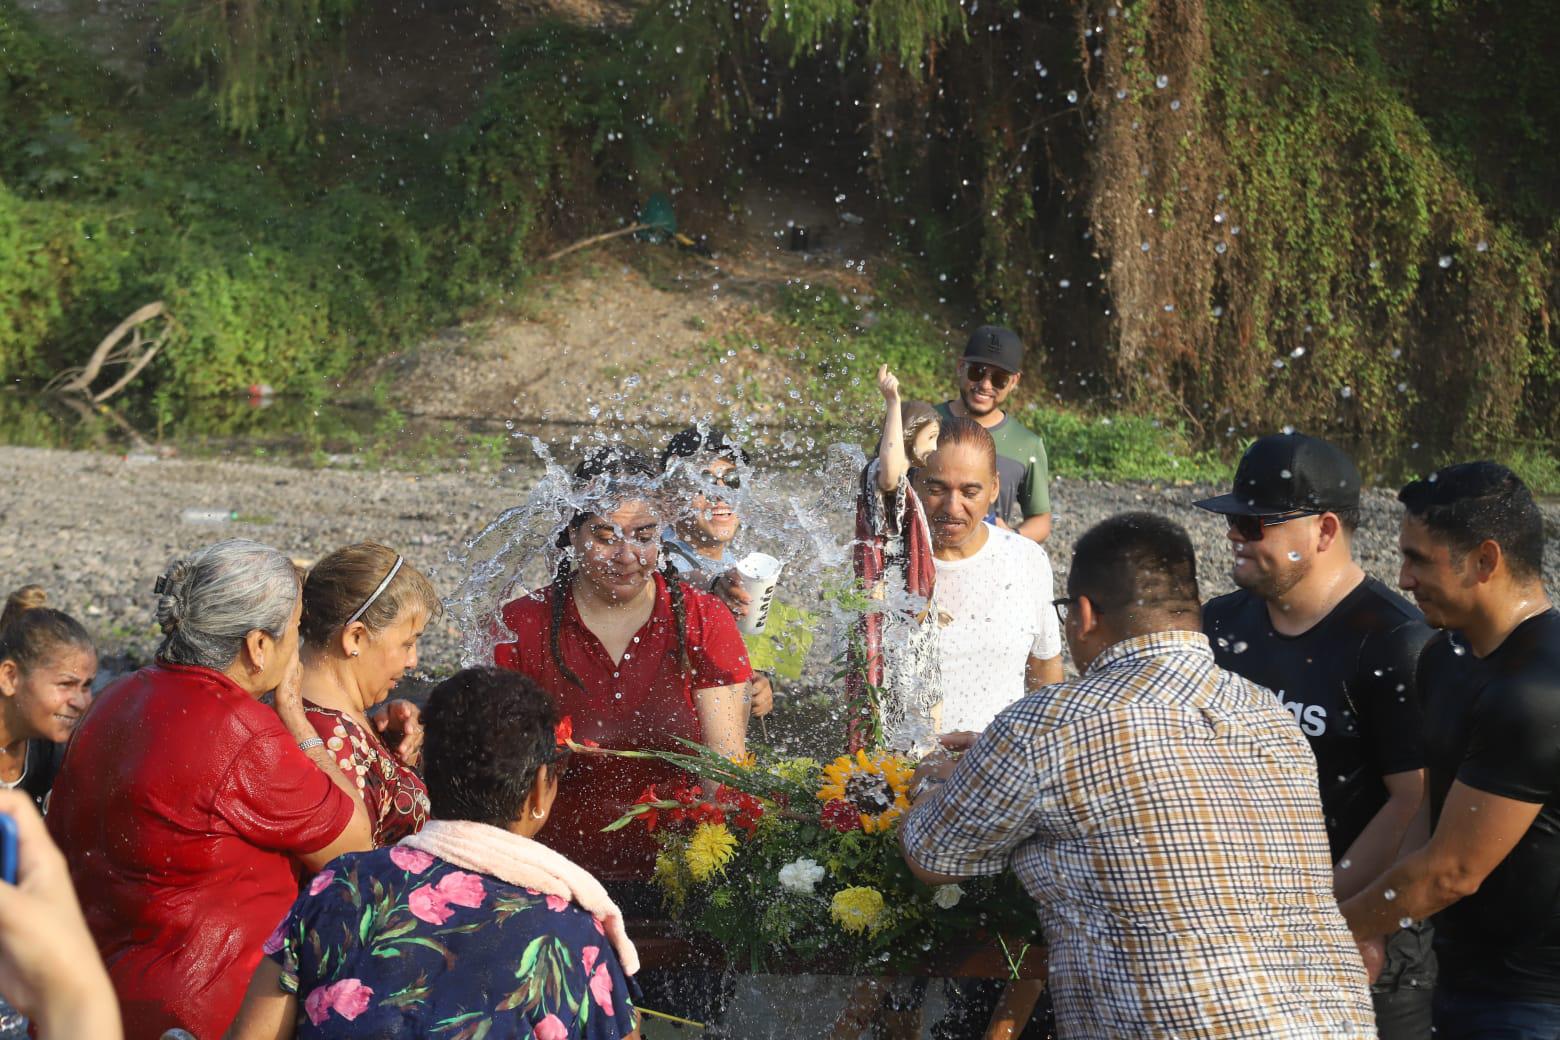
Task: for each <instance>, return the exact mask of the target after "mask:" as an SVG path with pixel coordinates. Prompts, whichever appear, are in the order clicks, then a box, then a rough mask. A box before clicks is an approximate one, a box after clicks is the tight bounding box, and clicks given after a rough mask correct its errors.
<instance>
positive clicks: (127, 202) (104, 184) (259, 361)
mask: <svg viewBox="0 0 1560 1040" xmlns="http://www.w3.org/2000/svg"><path fill="white" fill-rule="evenodd" d="M0 53H4V54H5V56H6V57H7V59H8V66H7V71H6V73H5V75H4V77H3V78H0V86H3V89H4V90H5V91H6V92H7V93H6V96H5V97H4V98H3V104H0V110H3V112H4V114H5V117H6V118H5V122H4V123H3V124H0V155H4V156H5V157H6V158H5V159H3V160H0V378H3V379H5V380H7V381H10V380H16V379H26V380H38V381H41V380H44V379H47V378H48V377H49V376H51V375H52V374H53V373H54V372H56V371H58V370H59V369H61V368H63V367H66V366H68V365H70V364H77V363H80V362H81V360H83V359H84V358H85V356H86V355H87V353H88V352H89V351H90V350H91V348H92V347H93V346H94V345H95V344H96V343H97V341H98V339H99V338H100V337H101V336H102V335H103V334H104V333H105V332H107V331H108V329H110V328H112V327H113V326H114V325H115V324H117V323H118V321H119V320H120V319H121V318H123V317H124V316H125V315H126V314H128V313H129V312H130V311H131V310H133V309H135V308H136V307H138V306H140V305H141V304H143V303H146V302H148V301H150V300H153V299H162V300H164V301H166V302H167V304H168V305H169V309H170V312H171V314H172V315H173V318H174V322H175V331H174V334H173V336H172V337H171V338H170V340H169V341H168V343H167V345H166V347H165V349H164V352H163V353H162V354H161V355H160V356H159V358H158V360H157V361H156V362H155V363H154V364H153V367H152V368H151V369H150V370H149V371H148V373H147V374H146V375H145V376H143V382H145V383H148V384H150V385H153V386H155V387H156V391H157V394H158V396H159V398H160V399H161V400H163V401H164V402H175V401H181V400H184V399H188V398H193V397H200V396H203V395H210V394H227V393H231V392H233V391H235V390H237V389H240V388H242V387H245V386H248V385H249V384H251V383H255V382H264V383H269V384H271V385H272V386H275V387H276V388H278V389H279V390H284V391H291V392H298V393H306V394H315V395H317V394H320V393H322V392H323V391H324V386H325V383H324V381H325V380H327V379H329V378H331V377H333V376H336V375H339V374H340V373H342V372H344V371H345V370H346V369H347V367H348V366H349V365H351V364H352V363H353V362H354V361H358V360H362V359H365V358H371V357H373V356H377V355H379V354H382V353H384V352H385V351H387V350H389V349H392V348H393V347H395V346H397V345H399V344H400V343H402V342H404V339H405V338H406V337H408V336H413V335H417V334H419V333H420V332H421V331H422V330H423V329H424V328H426V327H427V326H428V325H429V324H430V323H431V322H433V321H437V320H441V319H443V318H445V317H447V316H449V315H450V314H451V313H452V308H453V302H452V300H451V297H450V295H449V294H447V293H446V292H445V285H446V282H445V279H444V277H443V270H442V266H443V265H442V263H441V261H442V259H443V256H444V251H445V250H447V249H448V248H450V247H449V243H448V240H447V237H446V233H445V232H444V231H443V229H442V223H441V222H442V220H443V218H444V216H445V215H446V214H445V211H443V210H441V209H440V208H439V207H438V206H437V205H436V204H431V203H429V202H428V201H427V200H426V199H416V200H413V199H411V198H409V197H408V194H407V193H405V192H401V193H391V192H386V191H383V190H381V189H380V187H379V185H378V174H379V173H382V172H383V171H380V170H375V169H370V170H368V171H366V172H364V173H362V174H360V175H359V177H358V179H348V178H342V177H341V176H340V175H339V173H338V172H337V171H336V170H335V168H334V167H333V166H332V165H330V164H329V163H327V162H326V161H325V160H323V159H320V160H315V161H313V162H307V161H299V162H294V163H291V164H288V163H284V162H273V161H270V160H267V159H265V157H264V156H261V155H257V154H254V153H250V152H248V151H246V150H245V149H244V147H243V146H242V145H239V144H236V143H229V142H227V141H225V140H224V139H223V138H221V137H219V136H213V135H211V134H210V133H207V134H206V135H205V136H203V137H196V139H195V140H194V141H192V142H189V143H183V142H185V141H188V140H189V138H190V136H191V134H192V133H193V131H194V128H198V127H199V126H200V124H201V120H202V119H203V118H205V117H204V116H203V115H202V114H201V109H200V108H199V107H198V106H195V105H193V104H191V103H188V102H185V103H176V104H173V105H167V106H164V107H159V109H158V110H156V111H152V110H149V109H147V108H140V107H137V106H135V105H134V104H133V103H128V102H116V101H114V100H111V99H110V97H109V95H108V92H107V91H106V90H105V89H104V81H102V80H101V79H99V78H98V75H99V74H98V73H96V72H94V71H93V70H91V68H90V67H86V66H83V65H82V64H80V62H79V59H76V58H75V57H74V56H72V55H68V54H62V53H59V52H58V51H56V50H53V49H51V47H50V45H49V44H48V43H47V42H46V41H45V40H44V39H43V38H42V37H40V36H39V35H38V34H37V33H35V32H34V31H32V30H31V29H30V28H29V26H28V25H27V23H26V22H25V21H24V20H23V19H22V18H21V17H20V16H19V15H18V14H17V12H16V10H15V8H14V7H12V6H10V4H9V3H8V2H5V0H0ZM12 60H14V64H10V63H9V62H11V61H12ZM89 115H90V117H91V119H90V121H89V120H88V116H89ZM61 140H63V141H64V144H61V143H60V142H61ZM170 142H180V143H170ZM166 407H171V404H167V405H165V408H166Z"/></svg>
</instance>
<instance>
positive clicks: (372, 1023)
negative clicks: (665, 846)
mask: <svg viewBox="0 0 1560 1040" xmlns="http://www.w3.org/2000/svg"><path fill="white" fill-rule="evenodd" d="M426 722H427V735H426V741H425V744H424V757H425V760H426V768H427V780H428V793H429V795H430V797H431V798H432V802H433V817H434V818H433V819H432V820H430V821H429V822H428V824H427V825H426V826H425V827H424V828H423V829H422V830H421V831H420V832H418V833H417V834H414V835H410V836H408V837H406V838H404V839H402V840H401V842H400V843H399V844H396V845H393V846H391V847H389V848H384V849H376V850H374V851H372V852H365V853H359V854H354V855H349V856H342V857H341V858H340V859H337V860H335V861H334V862H332V863H331V864H329V866H327V867H326V869H325V870H323V871H321V872H320V873H319V874H317V875H315V877H314V879H313V881H311V882H310V884H309V887H308V890H307V891H306V892H305V893H304V894H303V895H302V896H300V897H299V898H298V900H297V902H296V903H295V904H294V905H293V908H292V912H291V913H289V914H288V915H287V917H286V919H285V920H284V921H282V923H281V925H280V926H278V927H277V929H276V932H275V934H274V935H272V936H271V938H270V940H269V941H268V942H267V943H266V944H265V958H264V959H263V960H261V962H260V965H259V967H258V968H256V969H255V972H254V975H253V976H252V977H251V979H250V983H249V991H248V993H247V995H246V996H245V998H244V1005H243V1008H242V1009H241V1010H240V1012H239V1015H238V1019H237V1021H236V1022H235V1023H234V1025H233V1028H232V1030H231V1031H230V1032H229V1033H228V1034H227V1035H228V1037H229V1038H230V1040H291V1038H293V1037H299V1038H306V1040H326V1038H330V1040H349V1038H358V1037H361V1038H363V1040H369V1038H372V1040H393V1038H397V1037H408V1038H410V1037H433V1036H449V1037H455V1036H493V1037H501V1036H502V1037H534V1038H536V1040H575V1038H589V1040H620V1038H627V1040H637V1037H638V1036H639V1030H638V1025H637V1018H638V1012H637V1011H636V1009H635V1007H634V1004H633V1001H632V999H631V997H630V983H629V981H628V980H629V977H630V976H632V975H633V974H634V973H635V972H636V971H638V968H639V964H638V954H637V953H636V952H635V950H634V947H633V944H632V943H631V942H629V940H628V936H627V933H626V932H625V930H624V927H623V915H622V913H621V912H620V911H619V910H618V908H617V906H616V905H614V904H613V902H612V900H611V899H610V898H609V897H608V896H607V893H606V890H605V889H603V888H602V886H601V883H600V882H599V881H597V880H596V879H595V878H594V877H592V876H591V875H590V874H588V873H587V872H586V871H584V870H582V869H581V868H580V867H578V866H576V865H575V864H574V863H571V862H570V861H569V860H568V859H566V858H565V857H563V856H561V855H559V854H558V853H557V852H554V851H553V850H552V849H550V848H548V847H547V846H546V845H544V844H542V843H541V842H539V841H538V840H537V835H538V832H540V831H541V830H542V829H543V828H544V827H546V826H547V824H548V822H549V820H550V819H551V818H552V817H553V816H554V815H556V814H557V813H558V811H559V809H561V808H562V807H563V805H564V802H563V801H561V800H559V784H558V780H559V777H560V775H561V774H562V771H563V770H562V767H563V764H564V762H566V761H567V757H568V750H567V748H566V747H563V746H561V745H560V744H559V742H558V737H557V730H558V722H559V720H558V712H557V709H556V708H555V707H553V704H552V701H551V698H549V697H548V696H547V695H546V694H545V693H544V692H542V690H540V689H539V688H538V687H537V686H536V684H535V683H533V682H532V681H531V680H530V679H527V678H525V677H524V676H521V675H515V674H513V673H512V672H504V671H500V670H499V669H497V668H468V669H466V670H465V671H463V672H459V673H457V674H455V675H454V676H452V677H451V678H449V679H447V680H446V681H444V682H443V683H441V684H439V686H438V687H436V688H435V689H434V691H433V693H432V694H431V695H430V696H429V698H428V711H427V715H426ZM555 830H556V828H555ZM517 965H518V966H519V971H518V972H517V971H516V966H517ZM211 1035H213V1036H214V1035H215V1034H211Z"/></svg>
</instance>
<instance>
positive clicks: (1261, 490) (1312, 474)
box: [1197, 433, 1360, 516]
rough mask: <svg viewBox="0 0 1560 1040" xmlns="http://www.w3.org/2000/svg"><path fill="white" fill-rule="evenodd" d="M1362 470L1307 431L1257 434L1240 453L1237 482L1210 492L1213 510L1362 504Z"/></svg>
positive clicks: (1252, 512) (1264, 512)
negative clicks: (1214, 494) (1218, 492)
mask: <svg viewBox="0 0 1560 1040" xmlns="http://www.w3.org/2000/svg"><path fill="white" fill-rule="evenodd" d="M1359 505H1360V471H1359V467H1357V466H1356V465H1355V464H1354V460H1353V459H1351V458H1349V456H1348V455H1346V454H1345V453H1344V452H1343V451H1342V450H1340V449H1339V448H1337V447H1334V446H1333V445H1331V444H1328V443H1327V442H1326V441H1324V440H1321V439H1319V438H1317V437H1307V436H1306V435H1305V434H1303V433H1275V434H1272V435H1271V436H1268V437H1262V438H1259V439H1257V440H1255V441H1253V442H1252V443H1251V447H1249V448H1247V449H1246V454H1244V455H1242V456H1241V457H1240V465H1239V466H1237V467H1236V468H1235V487H1234V490H1233V491H1231V492H1230V493H1229V494H1227V495H1219V496H1217V497H1216V498H1206V499H1203V500H1202V501H1201V502H1198V503H1197V506H1198V508H1200V509H1206V510H1208V511H1209V512H1210V513H1223V514H1226V515H1229V514H1237V515H1245V516H1277V515H1279V514H1281V513H1293V512H1295V511H1297V510H1302V509H1310V510H1315V511H1317V512H1320V513H1327V512H1335V511H1337V510H1340V509H1358V508H1359Z"/></svg>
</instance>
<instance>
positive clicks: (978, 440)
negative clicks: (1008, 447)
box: [905, 415, 997, 474]
mask: <svg viewBox="0 0 1560 1040" xmlns="http://www.w3.org/2000/svg"><path fill="white" fill-rule="evenodd" d="M909 436H910V435H909V433H908V432H907V433H906V434H905V443H906V444H908V443H909ZM957 445H964V446H966V447H970V448H974V449H975V450H976V451H978V452H980V454H981V455H983V456H984V457H985V459H986V461H987V462H988V463H990V465H991V472H992V473H993V474H995V473H996V472H997V442H996V441H994V440H992V439H991V431H990V430H987V429H986V428H985V427H984V426H982V425H981V424H980V423H978V422H976V421H975V420H974V419H969V418H966V417H964V416H962V415H954V416H950V417H948V418H946V419H942V426H941V429H939V430H938V433H937V450H938V451H942V450H943V449H944V448H952V447H955V446H957Z"/></svg>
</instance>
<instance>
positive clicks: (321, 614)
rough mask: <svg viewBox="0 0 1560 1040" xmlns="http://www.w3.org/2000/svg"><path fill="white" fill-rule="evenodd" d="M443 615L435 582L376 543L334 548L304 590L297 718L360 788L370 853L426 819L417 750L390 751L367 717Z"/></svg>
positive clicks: (411, 744) (413, 663)
mask: <svg viewBox="0 0 1560 1040" xmlns="http://www.w3.org/2000/svg"><path fill="white" fill-rule="evenodd" d="M440 610H441V606H440V603H439V596H438V593H436V592H435V591H434V589H433V583H432V582H430V581H429V580H428V579H427V578H426V577H425V576H424V575H423V574H422V572H421V571H419V570H417V568H415V567H413V566H411V565H410V564H408V563H407V562H406V561H405V560H403V559H402V558H401V556H400V555H399V554H398V553H396V551H395V550H394V549H388V548H386V547H385V546H383V545H378V544H375V543H374V542H362V543H360V544H357V545H349V546H347V547H346V548H345V549H338V550H336V551H335V552H333V553H331V554H330V555H329V556H327V557H325V558H324V559H323V560H321V561H320V562H319V563H317V564H315V565H314V566H313V567H312V568H310V570H309V576H308V579H307V580H306V581H305V582H304V583H303V620H302V622H301V623H300V625H299V633H300V635H301V636H302V639H303V655H302V656H303V708H304V712H305V714H307V716H308V719H309V722H310V724H311V725H313V727H314V731H315V732H316V733H318V734H319V735H320V738H321V739H322V740H324V741H325V748H326V750H328V751H329V752H330V753H331V755H332V757H333V758H334V759H335V760H336V764H337V765H338V766H340V767H341V771H342V772H343V773H345V774H346V777H347V779H348V780H349V781H351V782H352V784H353V786H355V787H356V788H357V795H358V800H359V801H361V802H362V803H363V806H364V808H365V809H367V810H368V818H369V820H370V821H371V822H372V823H373V827H374V847H375V848H378V847H380V846H382V845H394V844H395V843H396V842H398V841H400V840H401V839H402V838H404V837H406V836H407V835H408V834H414V833H416V832H417V831H419V830H421V829H422V825H423V824H424V823H426V822H427V821H428V789H427V788H426V787H424V786H423V782H422V778H421V777H419V776H418V775H417V766H418V761H417V758H418V752H417V747H416V742H415V741H408V742H403V744H402V746H401V747H400V748H398V749H397V751H396V752H392V751H391V749H390V748H389V747H387V746H386V745H385V742H384V741H383V740H382V739H380V736H379V733H378V728H379V727H378V726H376V725H375V723H374V721H371V720H370V718H369V713H370V712H371V711H372V710H373V709H374V707H375V706H376V705H379V704H381V703H383V702H384V700H385V698H387V697H389V696H390V691H391V690H393V689H394V688H395V684H396V683H397V682H398V681H399V680H400V678H401V677H402V676H403V675H405V674H406V673H407V672H408V671H410V670H411V669H413V668H416V667H417V640H418V638H419V637H420V636H421V635H422V633H423V629H424V628H426V627H427V626H428V622H429V621H430V620H432V619H433V618H434V617H436V616H437V615H438V613H439V611H440ZM381 721H382V720H381Z"/></svg>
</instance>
